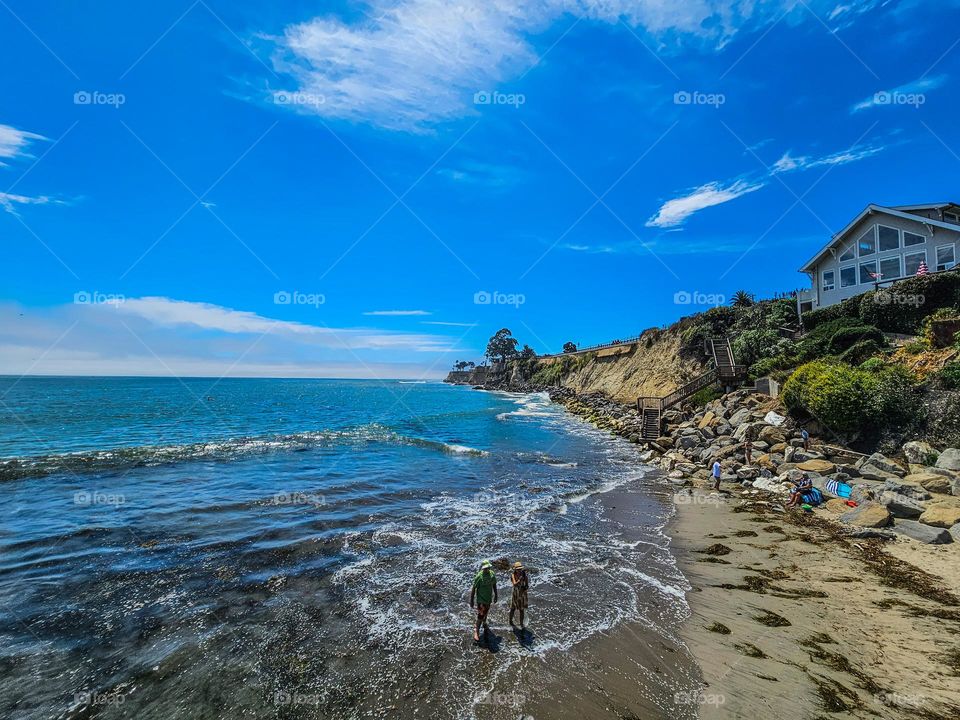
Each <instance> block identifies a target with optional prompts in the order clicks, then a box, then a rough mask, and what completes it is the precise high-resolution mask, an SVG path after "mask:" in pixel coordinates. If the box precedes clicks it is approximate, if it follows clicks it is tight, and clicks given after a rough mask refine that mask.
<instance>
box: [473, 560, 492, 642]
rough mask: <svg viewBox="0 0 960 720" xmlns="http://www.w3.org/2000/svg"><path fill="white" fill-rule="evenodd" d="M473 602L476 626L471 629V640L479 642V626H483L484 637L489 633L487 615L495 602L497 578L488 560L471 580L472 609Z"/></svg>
mask: <svg viewBox="0 0 960 720" xmlns="http://www.w3.org/2000/svg"><path fill="white" fill-rule="evenodd" d="M474 600H476V602H477V624H476V625H475V626H474V629H473V639H474V640H475V641H479V640H480V626H481V625H483V635H484V637H486V635H487V633H488V632H490V628H489V627H488V626H487V614H488V613H489V612H490V605H491V604H492V603H495V602H496V601H497V576H496V574H495V573H494V572H493V565H491V564H490V561H489V560H484V561H483V562H482V563H481V564H480V572H478V573H477V575H476V577H475V578H473V587H471V588H470V607H473V602H474Z"/></svg>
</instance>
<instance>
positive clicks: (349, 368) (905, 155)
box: [0, 0, 960, 377]
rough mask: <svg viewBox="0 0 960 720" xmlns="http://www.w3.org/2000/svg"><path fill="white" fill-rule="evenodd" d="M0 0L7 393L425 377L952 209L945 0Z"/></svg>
mask: <svg viewBox="0 0 960 720" xmlns="http://www.w3.org/2000/svg"><path fill="white" fill-rule="evenodd" d="M137 5H138V6H137V7H133V6H131V4H129V3H120V2H98V3H85V4H82V5H78V4H77V3H67V2H50V3H28V2H23V1H21V0H4V2H3V3H0V33H2V38H3V42H2V43H0V58H2V62H3V64H4V67H5V68H6V70H7V71H6V72H5V73H4V74H3V75H2V77H0V83H2V88H0V90H2V95H0V97H2V98H3V100H2V102H0V237H2V239H3V262H2V263H0V373H9V374H18V375H19V374H23V373H32V374H150V375H168V374H177V375H212V376H220V375H270V376H347V377H420V376H424V377H436V376H439V375H441V374H442V373H443V372H444V371H445V370H446V369H447V368H448V367H449V366H450V365H451V364H452V362H453V361H454V360H456V359H461V358H464V359H479V356H480V355H481V354H482V351H483V347H484V345H485V342H486V339H487V338H488V337H489V336H490V335H491V334H492V333H493V332H494V331H495V330H496V329H498V328H500V327H504V326H505V327H509V328H511V329H512V330H513V332H514V334H515V335H516V336H517V337H518V338H520V340H521V341H522V342H527V343H529V344H530V345H531V346H532V347H534V349H536V350H537V351H538V352H550V351H557V350H559V348H560V346H561V345H562V344H563V342H565V341H566V340H574V341H575V342H579V343H593V342H599V341H603V340H608V339H611V338H615V337H625V336H628V335H633V334H636V333H637V332H639V331H641V330H643V329H645V328H648V327H652V326H658V325H663V324H667V323H669V322H672V321H673V320H675V319H677V318H678V317H681V316H682V315H685V314H689V313H690V312H692V311H696V310H702V309H705V307H706V306H695V305H690V304H683V303H678V302H676V298H677V294H678V293H684V292H685V293H700V295H701V296H709V295H712V296H724V297H729V296H731V295H732V294H733V293H734V292H735V291H736V290H738V289H741V288H744V289H747V290H749V291H751V292H754V293H756V294H757V295H759V296H768V295H770V294H772V293H774V292H778V291H787V290H791V289H794V288H797V287H801V286H804V285H805V281H804V277H803V276H802V275H800V274H799V273H797V270H796V269H797V268H798V267H799V266H800V265H801V264H802V262H803V261H804V260H806V259H807V258H809V257H810V256H811V255H813V254H814V253H815V252H816V251H817V250H818V249H819V247H820V246H821V245H822V244H823V243H824V242H825V241H826V240H827V239H828V238H829V236H830V234H831V233H832V232H836V231H837V230H839V229H840V228H842V227H843V226H844V225H845V224H846V223H847V222H848V221H849V220H850V219H851V218H852V217H854V216H855V215H856V214H857V213H858V212H859V211H860V210H861V209H862V208H863V207H864V206H865V205H866V204H868V203H870V202H875V203H878V204H891V205H897V204H907V203H914V202H934V201H941V200H957V199H958V193H957V192H956V178H957V172H958V170H960V157H958V153H960V143H958V124H957V122H956V117H957V113H958V110H960V96H958V94H957V92H956V84H955V78H956V77H957V75H958V73H960V68H958V64H960V36H958V34H957V31H956V27H957V26H958V24H957V20H958V19H960V7H958V3H956V2H953V1H951V2H941V3H938V4H937V9H936V12H935V13H932V12H931V11H930V9H929V5H927V6H926V7H924V5H923V4H921V3H919V2H892V1H891V2H882V1H873V2H861V3H857V2H849V3H837V2H817V1H816V0H806V1H805V2H780V1H774V2H765V3H747V2H743V3H738V2H724V1H721V0H698V1H696V2H689V3H675V2H669V1H668V0H633V1H631V0H613V1H612V2H609V1H608V2H602V3H601V2H589V1H588V0H540V2H535V3H523V4H522V5H523V6H524V7H523V8H517V7H516V6H517V5H518V3H509V2H504V1H502V0H463V1H462V2H460V3H456V4H453V3H447V2H440V1H439V0H390V1H389V2H384V3H378V2H373V3H367V4H361V3H354V2H304V1H301V0H297V1H296V2H290V3H283V4H280V5H276V4H274V5H271V6H268V5H267V4H265V3H261V4H253V3H248V2H243V1H235V2H229V3H227V2H220V1H218V0H200V1H198V2H193V3H191V2H190V1H189V0H184V2H182V3H174V2H171V3H158V4H156V6H146V5H140V4H137Z"/></svg>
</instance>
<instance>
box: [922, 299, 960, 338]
mask: <svg viewBox="0 0 960 720" xmlns="http://www.w3.org/2000/svg"><path fill="white" fill-rule="evenodd" d="M958 316H960V310H957V308H955V307H943V308H939V309H938V310H935V311H934V312H932V313H930V314H929V315H927V316H926V317H925V318H924V319H923V322H921V323H920V337H922V338H923V341H924V342H925V343H926V344H927V347H939V346H940V343H938V342H937V339H936V338H935V337H934V335H933V321H934V320H946V319H948V318H956V317H958Z"/></svg>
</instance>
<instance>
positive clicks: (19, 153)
mask: <svg viewBox="0 0 960 720" xmlns="http://www.w3.org/2000/svg"><path fill="white" fill-rule="evenodd" d="M46 139H47V138H45V137H44V136H43V135H37V134H36V133H32V132H27V131H26V130H18V129H17V128H15V127H11V126H9V125H0V158H4V159H7V160H16V159H17V158H20V157H29V154H28V153H27V149H28V148H29V147H30V144H31V143H32V142H33V141H34V140H46ZM5 164H6V163H4V162H3V161H2V160H0V165H5Z"/></svg>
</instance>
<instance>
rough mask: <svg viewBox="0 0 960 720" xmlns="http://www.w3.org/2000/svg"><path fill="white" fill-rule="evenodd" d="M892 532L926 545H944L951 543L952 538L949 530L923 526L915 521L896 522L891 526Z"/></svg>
mask: <svg viewBox="0 0 960 720" xmlns="http://www.w3.org/2000/svg"><path fill="white" fill-rule="evenodd" d="M893 531H894V532H895V533H899V534H900V535H906V536H907V537H910V538H913V539H914V540H919V541H920V542H922V543H926V544H927V545H946V544H948V543H951V542H953V536H952V535H951V534H950V531H949V530H945V529H943V528H939V527H931V526H929V525H924V524H923V523H919V522H917V521H916V520H897V522H896V523H894V525H893Z"/></svg>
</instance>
